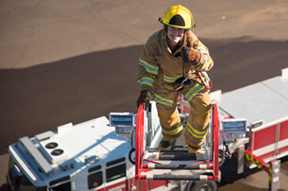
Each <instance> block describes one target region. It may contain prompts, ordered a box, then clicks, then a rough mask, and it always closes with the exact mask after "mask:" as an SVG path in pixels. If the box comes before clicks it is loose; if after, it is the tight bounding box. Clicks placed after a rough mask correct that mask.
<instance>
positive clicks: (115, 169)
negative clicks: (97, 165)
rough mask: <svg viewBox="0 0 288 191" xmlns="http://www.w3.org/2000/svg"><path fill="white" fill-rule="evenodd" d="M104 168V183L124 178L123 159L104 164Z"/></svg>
mask: <svg viewBox="0 0 288 191" xmlns="http://www.w3.org/2000/svg"><path fill="white" fill-rule="evenodd" d="M121 163H122V164H121ZM117 164H118V165H117ZM106 166H107V168H106V182H110V181H113V180H116V179H118V178H121V177H124V176H126V163H125V158H120V159H117V160H114V161H110V162H108V163H107V164H106ZM110 166H111V167H110ZM108 167H109V168H108Z"/></svg>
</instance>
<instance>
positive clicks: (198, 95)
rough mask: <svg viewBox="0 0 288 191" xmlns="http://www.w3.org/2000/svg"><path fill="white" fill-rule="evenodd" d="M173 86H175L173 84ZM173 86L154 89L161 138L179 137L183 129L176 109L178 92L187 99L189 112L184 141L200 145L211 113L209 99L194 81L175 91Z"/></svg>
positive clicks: (193, 145)
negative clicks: (190, 84) (192, 83)
mask: <svg viewBox="0 0 288 191" xmlns="http://www.w3.org/2000/svg"><path fill="white" fill-rule="evenodd" d="M175 87H177V86H176V85H175ZM175 87H174V86H170V87H169V86H168V85H167V84H166V86H165V87H164V86H163V87H162V88H161V87H159V88H157V89H156V90H155V93H154V95H153V99H154V100H155V101H156V103H157V104H156V106H157V110H158V116H159V119H160V124H161V127H162V134H163V139H164V140H167V141H172V140H175V139H177V138H179V137H180V136H181V134H182V131H183V126H182V125H181V122H180V117H179V115H178V110H177V98H178V96H179V93H181V94H183V95H184V96H185V98H187V99H188V101H189V104H190V113H189V116H188V120H187V125H186V128H185V135H184V136H185V142H186V143H187V144H189V145H191V146H192V147H200V146H201V145H202V144H203V143H204V141H205V135H206V131H207V128H208V123H209V119H210V115H211V99H210V95H209V94H208V92H207V91H206V90H205V89H204V87H203V86H202V85H201V84H200V83H198V82H195V83H194V85H193V86H192V87H191V86H189V85H184V89H183V90H181V91H179V92H177V91H175Z"/></svg>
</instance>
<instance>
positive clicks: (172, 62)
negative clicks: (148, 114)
mask: <svg viewBox="0 0 288 191" xmlns="http://www.w3.org/2000/svg"><path fill="white" fill-rule="evenodd" d="M159 21H160V22H161V23H162V24H163V25H164V27H163V29H161V30H159V31H157V32H155V33H154V34H152V35H151V36H150V37H149V39H148V40H147V42H146V44H145V46H144V48H143V51H142V53H141V55H140V59H139V64H138V70H137V81H138V83H140V89H141V92H140V95H139V98H138V100H137V105H138V106H139V104H140V103H141V102H145V109H147V108H148V107H149V102H150V100H152V99H153V100H155V101H156V107H157V111H158V116H159V120H160V124H161V128H162V135H163V138H162V140H161V142H160V144H159V146H158V148H159V149H160V150H170V149H171V146H172V141H173V140H175V139H177V138H179V137H180V136H181V134H182V131H183V126H182V124H181V121H180V117H179V115H178V110H177V98H178V96H179V94H180V93H181V94H183V95H184V96H185V98H186V99H187V100H188V101H189V104H190V113H189V117H188V120H187V125H186V128H185V134H184V137H185V143H186V144H188V152H189V153H201V145H203V143H204V141H205V135H206V131H207V129H208V128H207V127H208V122H209V118H210V115H211V112H210V110H211V100H210V96H209V90H208V89H209V88H205V86H204V84H203V83H202V82H201V79H200V77H201V78H203V79H204V80H206V81H204V80H202V81H203V82H204V83H205V82H207V77H208V76H207V75H201V74H200V75H197V71H198V72H202V74H203V73H204V72H207V71H209V70H210V69H211V68H212V67H213V65H214V63H213V60H212V59H211V57H210V55H209V51H208V48H207V47H206V46H205V45H204V44H203V43H202V42H201V41H200V40H199V39H198V38H197V37H196V35H195V34H194V33H193V32H192V31H191V30H190V29H191V28H193V27H195V24H194V19H193V16H192V14H191V12H190V11H189V10H188V9H187V8H186V7H184V6H182V5H174V6H171V7H169V8H168V9H167V10H166V11H165V12H164V14H163V16H162V17H161V18H159ZM205 76H206V77H205Z"/></svg>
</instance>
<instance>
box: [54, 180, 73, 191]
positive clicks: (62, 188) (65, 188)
mask: <svg viewBox="0 0 288 191" xmlns="http://www.w3.org/2000/svg"><path fill="white" fill-rule="evenodd" d="M51 188H52V189H53V191H71V182H66V183H64V184H61V185H59V186H55V187H51Z"/></svg>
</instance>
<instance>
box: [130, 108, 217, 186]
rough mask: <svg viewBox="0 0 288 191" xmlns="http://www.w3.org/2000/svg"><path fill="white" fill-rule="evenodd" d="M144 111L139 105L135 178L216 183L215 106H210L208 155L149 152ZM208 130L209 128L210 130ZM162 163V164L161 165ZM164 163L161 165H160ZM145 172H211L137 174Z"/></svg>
mask: <svg viewBox="0 0 288 191" xmlns="http://www.w3.org/2000/svg"><path fill="white" fill-rule="evenodd" d="M145 123H146V122H145V110H144V104H140V106H139V109H138V113H137V121H136V137H135V139H136V140H135V178H136V180H139V179H146V180H214V181H218V180H219V144H218V143H219V117H218V109H217V105H216V104H213V105H212V124H211V125H210V130H211V129H212V131H211V132H210V133H211V134H212V140H213V141H211V148H212V150H211V154H210V155H208V157H207V156H206V157H205V156H202V154H194V153H187V152H186V153H183V152H182V153H180V152H178V153H177V152H170V151H165V152H164V151H157V152H151V151H149V149H147V147H146V146H147V145H146V140H145V138H144V137H145V132H144V129H145V127H144V125H145ZM211 127H212V128H211ZM164 161H166V162H164ZM162 162H163V163H164V164H163V163H162ZM147 169H171V170H208V169H210V170H213V174H212V175H169V174H168V175H166V174H164V175H163V174H146V175H143V174H141V173H142V172H144V171H145V170H147Z"/></svg>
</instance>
